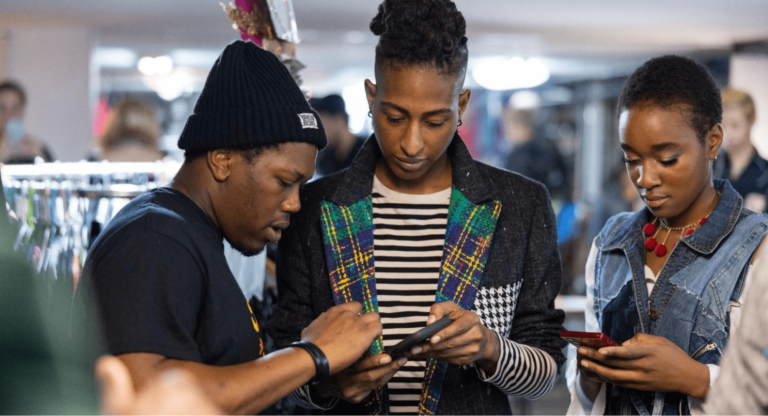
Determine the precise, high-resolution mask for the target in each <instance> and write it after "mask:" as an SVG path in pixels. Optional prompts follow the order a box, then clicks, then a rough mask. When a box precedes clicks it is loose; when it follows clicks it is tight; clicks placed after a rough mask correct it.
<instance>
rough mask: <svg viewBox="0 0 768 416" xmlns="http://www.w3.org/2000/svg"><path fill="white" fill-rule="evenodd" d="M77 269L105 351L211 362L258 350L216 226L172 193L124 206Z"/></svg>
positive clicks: (157, 192) (249, 356) (229, 361)
mask: <svg viewBox="0 0 768 416" xmlns="http://www.w3.org/2000/svg"><path fill="white" fill-rule="evenodd" d="M83 273H84V276H85V279H84V281H83V282H82V283H83V284H82V285H81V286H80V287H79V288H78V291H80V290H89V291H90V294H91V295H95V298H96V303H97V305H98V308H99V314H100V318H101V321H102V326H103V331H104V338H105V341H106V344H107V349H108V352H109V353H111V354H123V353H131V352H148V353H155V354H160V355H164V356H166V357H169V358H175V359H180V360H185V361H195V362H201V363H205V364H211V365H233V364H240V363H244V362H247V361H251V360H254V359H256V358H259V357H261V356H263V355H264V343H263V340H262V337H261V334H260V332H259V325H258V323H257V322H256V320H255V318H254V316H253V313H252V312H251V310H250V306H248V302H247V301H246V299H245V296H244V295H243V293H242V291H241V290H240V287H239V286H238V284H237V282H236V281H235V278H234V276H233V275H232V272H231V271H230V269H229V266H228V264H227V260H226V258H225V257H224V244H223V237H222V235H221V232H220V230H219V229H218V227H216V225H215V224H214V223H213V221H211V219H210V218H209V217H208V216H207V215H206V214H205V213H204V212H203V211H202V210H201V209H200V208H199V207H198V206H197V205H196V204H195V203H194V202H192V201H191V200H190V199H189V198H187V196H185V195H184V194H182V193H181V192H179V191H176V190H174V189H171V188H159V189H154V190H152V191H149V192H146V193H144V194H142V195H141V196H139V197H138V198H136V199H135V200H133V201H131V202H130V203H129V204H128V205H126V206H125V207H124V208H123V209H122V210H121V211H120V212H119V213H118V215H117V216H115V218H114V219H113V220H112V221H111V222H110V223H109V224H108V225H107V227H106V228H105V229H104V232H103V233H102V234H101V235H100V236H99V238H98V239H97V240H96V242H95V243H94V246H93V247H92V248H91V250H90V252H89V254H88V259H87V261H86V264H85V269H84V270H83Z"/></svg>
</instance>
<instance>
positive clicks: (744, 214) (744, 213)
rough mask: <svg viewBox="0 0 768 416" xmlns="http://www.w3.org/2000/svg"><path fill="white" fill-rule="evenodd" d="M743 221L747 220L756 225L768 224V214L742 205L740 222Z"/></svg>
mask: <svg viewBox="0 0 768 416" xmlns="http://www.w3.org/2000/svg"><path fill="white" fill-rule="evenodd" d="M743 221H747V222H749V223H751V224H754V225H755V226H759V225H768V214H765V213H762V212H755V211H752V210H751V209H749V208H746V207H741V212H740V213H739V219H738V222H739V223H741V222H743Z"/></svg>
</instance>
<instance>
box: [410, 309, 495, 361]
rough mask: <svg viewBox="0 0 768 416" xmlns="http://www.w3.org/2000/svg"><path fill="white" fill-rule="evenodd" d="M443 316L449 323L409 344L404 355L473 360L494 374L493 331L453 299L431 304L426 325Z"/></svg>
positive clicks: (450, 359) (448, 359) (446, 359)
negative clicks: (413, 345) (448, 317)
mask: <svg viewBox="0 0 768 416" xmlns="http://www.w3.org/2000/svg"><path fill="white" fill-rule="evenodd" d="M444 316H450V317H451V321H452V322H451V324H450V325H449V326H448V327H447V328H445V329H443V330H442V331H440V332H438V333H437V334H435V335H434V336H432V338H430V340H429V342H423V343H421V344H419V345H417V346H415V347H413V349H411V351H410V353H409V354H406V355H409V356H414V357H416V358H437V359H440V360H443V361H445V362H448V363H450V364H456V365H467V364H469V363H473V362H477V363H478V364H479V365H480V366H481V367H482V368H483V370H485V372H486V373H488V374H494V373H495V372H496V364H497V363H498V361H499V339H498V337H497V336H496V333H495V332H493V331H491V330H490V329H488V328H486V327H485V326H483V324H482V322H480V317H479V316H477V314H475V313H474V312H472V311H467V310H464V309H461V308H460V307H459V306H458V305H456V304H455V303H453V302H441V303H436V304H434V305H432V308H431V309H430V311H429V319H428V320H427V325H429V324H431V323H433V322H436V321H437V320H438V319H440V318H442V317H444Z"/></svg>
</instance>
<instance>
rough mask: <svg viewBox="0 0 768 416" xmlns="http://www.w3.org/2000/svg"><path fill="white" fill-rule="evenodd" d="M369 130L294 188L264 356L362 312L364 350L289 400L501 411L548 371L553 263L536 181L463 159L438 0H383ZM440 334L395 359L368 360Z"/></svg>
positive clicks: (556, 358) (456, 32) (457, 82)
mask: <svg viewBox="0 0 768 416" xmlns="http://www.w3.org/2000/svg"><path fill="white" fill-rule="evenodd" d="M370 27H371V31H372V32H373V33H374V34H375V35H377V36H379V43H378V46H377V47H376V65H375V75H376V79H375V82H374V81H371V80H366V81H365V91H366V94H367V96H368V105H369V110H370V115H371V117H372V118H373V129H374V134H373V136H371V138H370V139H368V141H367V142H366V143H365V145H364V146H363V148H362V150H361V151H360V152H359V153H358V155H357V157H356V158H355V160H354V162H353V163H352V166H351V167H350V168H349V169H348V170H346V171H342V172H340V173H337V174H335V175H331V176H328V177H325V178H322V179H320V180H318V181H315V182H313V183H310V184H308V185H307V186H305V187H304V188H303V190H302V209H301V211H300V212H299V213H298V214H295V215H293V218H292V219H291V226H290V227H289V228H288V229H287V230H286V231H285V234H284V235H283V238H282V240H281V241H280V245H279V251H278V265H277V267H278V269H277V275H278V293H279V296H280V299H279V301H278V306H277V310H276V312H275V313H274V318H273V322H272V325H271V335H272V336H273V338H274V339H275V340H276V344H277V346H284V345H288V344H290V343H291V342H293V341H295V340H297V339H298V338H299V336H300V334H301V330H302V329H303V328H304V327H305V326H306V325H307V324H308V323H309V322H311V320H312V319H313V318H314V317H316V316H318V315H319V314H321V313H323V312H324V311H325V310H326V309H328V308H329V307H331V306H332V305H334V304H341V303H345V302H349V301H354V300H356V301H360V302H361V303H363V305H365V307H364V309H365V312H370V311H378V313H379V314H380V315H381V319H382V323H383V326H384V332H383V337H382V338H380V339H379V340H377V341H376V342H374V343H373V345H371V354H370V355H368V356H365V357H362V358H361V359H360V360H359V361H358V362H357V363H356V364H355V365H353V366H352V367H350V368H349V369H347V370H345V371H344V372H343V373H341V374H340V375H338V376H335V377H332V378H331V379H330V380H328V381H327V382H325V383H322V384H319V385H316V386H312V387H309V386H305V387H304V388H302V389H300V390H298V391H297V393H296V396H297V397H298V398H299V399H300V401H301V402H302V404H303V405H305V406H307V407H315V408H323V409H331V410H330V411H331V412H332V413H334V414H380V413H391V414H417V413H419V414H435V413H438V414H509V413H511V410H510V406H509V401H508V397H507V396H508V395H516V396H521V397H526V398H529V399H537V398H540V397H542V396H543V395H545V394H546V393H547V392H549V391H550V389H551V388H552V385H553V384H554V382H555V379H556V377H557V373H558V367H559V366H560V365H561V364H562V363H563V361H564V357H563V355H562V353H561V348H562V346H563V344H562V341H561V340H560V338H559V332H560V329H561V324H562V322H563V317H564V314H563V312H562V311H560V310H556V309H555V308H554V298H555V296H556V295H557V293H558V290H559V289H560V283H561V266H560V256H559V254H558V251H557V231H556V226H555V219H554V214H553V211H552V207H551V203H550V199H549V194H548V193H547V191H546V188H544V186H543V185H541V184H540V183H537V182H534V181H532V180H530V179H527V178H525V177H523V176H520V175H517V174H514V173H511V172H508V171H505V170H501V169H497V168H494V167H491V166H487V165H485V164H483V163H480V162H478V161H476V160H473V159H472V156H471V155H470V153H469V151H468V150H467V147H466V146H465V144H464V142H463V141H462V139H461V137H460V136H459V134H458V131H457V127H458V126H460V125H461V118H462V114H463V113H464V110H465V109H466V107H467V103H468V102H469V99H470V91H469V90H467V89H464V88H463V84H464V78H465V75H466V70H467V57H468V55H467V37H466V36H465V33H466V22H465V21H464V17H463V16H462V14H461V13H460V12H459V11H458V10H456V5H455V4H454V3H453V2H452V1H448V0H385V1H384V3H382V4H381V5H380V6H379V10H378V14H377V15H376V17H374V19H373V21H372V22H371V25H370ZM444 316H449V317H450V319H451V323H450V325H449V326H448V327H447V328H445V329H443V330H441V331H440V332H438V333H437V334H435V335H434V336H433V337H432V338H431V339H430V340H429V342H425V343H422V344H419V345H417V346H416V347H414V348H413V349H412V350H411V351H410V353H407V354H406V357H397V356H395V357H391V356H389V355H388V354H385V353H384V354H382V352H383V351H385V350H386V348H387V347H390V346H392V345H395V344H397V343H398V342H399V341H400V340H402V339H404V338H405V337H406V336H408V335H410V334H412V333H414V332H416V331H418V330H419V329H421V328H423V327H424V326H425V325H427V324H430V323H432V322H435V321H436V320H438V319H440V318H442V317H444Z"/></svg>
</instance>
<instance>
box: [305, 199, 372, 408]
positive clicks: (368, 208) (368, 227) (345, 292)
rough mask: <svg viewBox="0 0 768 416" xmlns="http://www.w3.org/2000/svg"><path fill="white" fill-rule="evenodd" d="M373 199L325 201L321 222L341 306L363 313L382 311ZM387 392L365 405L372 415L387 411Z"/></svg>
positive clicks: (335, 293)
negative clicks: (378, 296)
mask: <svg viewBox="0 0 768 416" xmlns="http://www.w3.org/2000/svg"><path fill="white" fill-rule="evenodd" d="M371 201H372V198H371V196H368V197H367V198H365V199H363V200H361V201H359V202H357V203H355V204H352V205H350V206H339V205H335V204H333V203H331V202H327V201H326V202H323V204H322V206H321V208H320V209H321V223H322V228H323V242H324V244H325V258H326V260H327V262H328V276H329V278H330V280H331V289H332V291H333V300H334V302H335V303H336V304H337V305H341V304H344V303H348V302H354V301H357V302H360V303H361V304H362V305H363V313H368V312H378V311H379V304H378V302H377V299H376V277H375V274H374V263H373V204H372V202H371ZM382 350H383V340H382V337H381V336H380V337H379V338H377V339H376V341H374V342H373V344H371V355H376V354H381V352H382ZM384 397H385V394H384V391H383V389H378V390H376V391H375V392H374V393H373V394H371V396H370V397H369V398H368V401H367V402H366V403H365V406H366V408H367V409H368V411H369V413H370V414H372V415H378V414H381V413H382V411H383V409H384V408H385V402H384V400H383V398H384Z"/></svg>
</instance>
